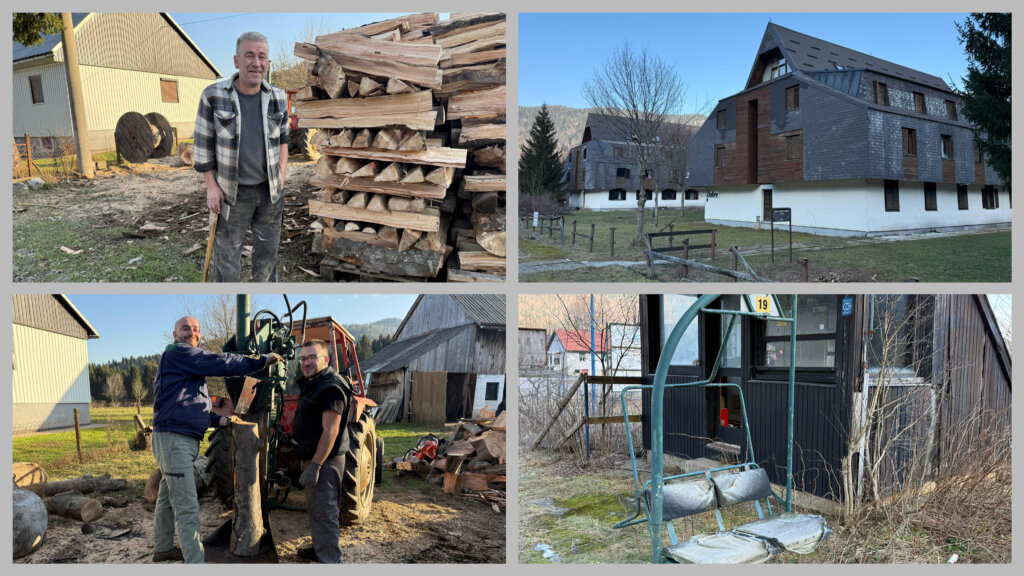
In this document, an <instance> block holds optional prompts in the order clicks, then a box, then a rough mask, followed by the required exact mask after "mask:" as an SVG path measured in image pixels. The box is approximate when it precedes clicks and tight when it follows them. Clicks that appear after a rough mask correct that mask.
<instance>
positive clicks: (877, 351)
mask: <svg viewBox="0 0 1024 576" xmlns="http://www.w3.org/2000/svg"><path fill="white" fill-rule="evenodd" d="M868 298H870V299H871V300H872V301H873V308H874V310H873V311H872V312H873V313H872V318H871V321H872V324H873V328H874V333H873V334H871V335H870V336H869V338H870V339H869V340H868V351H867V353H868V357H867V362H868V367H869V368H871V369H872V370H885V371H887V372H914V371H915V370H916V368H918V367H919V366H921V364H922V363H923V362H931V359H930V357H929V356H928V351H929V348H930V343H931V339H930V337H929V336H927V335H928V334H929V330H928V328H930V325H931V321H930V316H931V313H930V311H929V310H928V307H927V306H926V305H925V304H926V302H927V298H922V297H921V296H917V295H876V296H868Z"/></svg>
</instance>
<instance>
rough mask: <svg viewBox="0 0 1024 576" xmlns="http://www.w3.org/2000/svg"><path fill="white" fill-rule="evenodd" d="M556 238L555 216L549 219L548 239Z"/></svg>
mask: <svg viewBox="0 0 1024 576" xmlns="http://www.w3.org/2000/svg"><path fill="white" fill-rule="evenodd" d="M554 237H555V217H554V216H549V217H548V238H554Z"/></svg>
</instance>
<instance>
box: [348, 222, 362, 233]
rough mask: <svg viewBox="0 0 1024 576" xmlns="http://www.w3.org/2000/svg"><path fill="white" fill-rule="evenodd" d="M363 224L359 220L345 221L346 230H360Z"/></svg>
mask: <svg viewBox="0 0 1024 576" xmlns="http://www.w3.org/2000/svg"><path fill="white" fill-rule="evenodd" d="M360 230H362V226H360V225H359V223H358V222H345V232H359V231H360Z"/></svg>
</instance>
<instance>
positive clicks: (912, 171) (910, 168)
mask: <svg viewBox="0 0 1024 576" xmlns="http://www.w3.org/2000/svg"><path fill="white" fill-rule="evenodd" d="M902 180H917V156H916V155H913V156H912V155H910V154H904V155H903V178H902Z"/></svg>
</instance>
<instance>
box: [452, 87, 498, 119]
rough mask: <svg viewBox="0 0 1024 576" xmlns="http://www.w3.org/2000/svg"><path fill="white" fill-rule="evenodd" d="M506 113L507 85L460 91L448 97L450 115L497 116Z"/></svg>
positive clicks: (462, 116) (465, 116)
mask: <svg viewBox="0 0 1024 576" xmlns="http://www.w3.org/2000/svg"><path fill="white" fill-rule="evenodd" d="M504 115H505V86H504V85H502V86H496V87H494V88H485V89H483V90H473V91H469V92H459V93H458V94H453V95H452V97H451V98H449V99H448V117H449V118H452V119H456V118H467V117H472V116H481V117H496V116H504Z"/></svg>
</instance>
